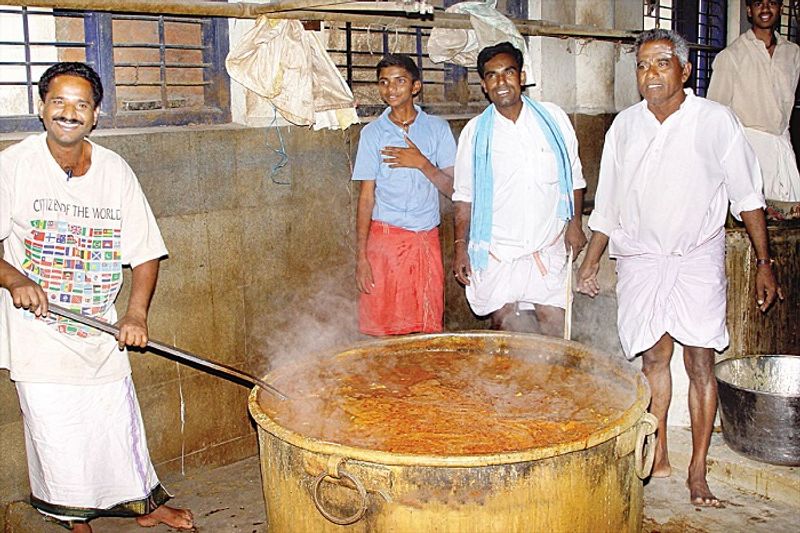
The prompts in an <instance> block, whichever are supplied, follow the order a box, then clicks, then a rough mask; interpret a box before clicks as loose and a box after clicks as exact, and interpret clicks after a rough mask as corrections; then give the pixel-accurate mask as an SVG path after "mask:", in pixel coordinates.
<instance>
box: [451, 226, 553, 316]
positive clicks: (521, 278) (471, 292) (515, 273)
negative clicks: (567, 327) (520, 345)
mask: <svg viewBox="0 0 800 533" xmlns="http://www.w3.org/2000/svg"><path fill="white" fill-rule="evenodd" d="M566 282H567V253H566V250H565V248H564V234H563V233H562V234H561V235H560V236H559V238H558V239H556V241H555V242H554V243H553V244H551V245H550V246H548V247H547V248H545V249H543V250H540V251H538V252H536V253H535V254H528V255H524V256H522V257H519V258H517V259H514V260H513V261H502V260H500V259H498V258H497V257H495V256H494V255H493V254H489V264H488V265H487V267H486V269H484V270H481V271H478V272H475V271H473V273H472V277H471V278H470V284H469V285H467V288H466V295H467V301H469V305H470V307H471V308H472V311H473V312H474V313H475V314H476V315H479V316H485V315H488V314H490V313H493V312H494V311H497V310H498V309H500V308H502V307H503V306H504V305H506V304H508V303H518V304H519V308H520V309H534V308H535V307H536V305H537V304H539V305H550V306H553V307H560V308H562V309H566V307H567V294H566Z"/></svg>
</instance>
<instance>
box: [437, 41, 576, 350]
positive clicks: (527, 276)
mask: <svg viewBox="0 0 800 533" xmlns="http://www.w3.org/2000/svg"><path fill="white" fill-rule="evenodd" d="M478 72H479V74H480V75H481V85H482V87H483V90H484V91H485V92H486V94H487V95H488V97H489V99H490V100H491V102H492V104H491V105H490V106H489V107H488V108H487V109H486V111H484V113H482V114H481V115H480V116H478V117H475V118H473V119H472V120H470V121H469V123H467V125H466V126H465V127H464V130H463V131H462V132H461V137H460V139H459V143H458V153H457V155H456V163H455V181H454V189H455V192H454V194H453V200H454V202H455V237H456V238H455V241H454V247H455V250H454V264H453V272H454V274H455V276H456V279H458V281H460V282H461V283H463V284H464V285H466V294H467V300H468V301H469V303H470V306H471V308H472V310H473V311H474V312H475V314H477V315H480V316H485V315H490V318H491V326H492V328H493V329H514V328H518V327H522V328H523V329H528V328H526V327H525V326H524V325H520V324H519V322H517V321H514V320H507V319H508V318H509V317H511V316H512V315H514V314H518V313H519V311H520V310H521V309H522V310H531V309H532V310H533V311H534V313H535V315H536V321H537V322H538V330H539V331H540V332H541V333H544V334H547V335H560V334H561V332H562V327H563V324H564V309H565V306H566V288H565V287H566V273H567V268H569V265H567V252H566V249H567V246H571V247H572V248H573V251H574V253H575V254H577V253H578V252H580V250H581V249H582V248H583V247H584V246H585V244H586V237H585V235H584V233H583V230H582V228H581V208H582V200H583V188H584V187H586V182H585V181H584V179H583V172H582V170H581V162H580V159H579V158H578V141H577V139H576V137H575V132H574V130H573V129H572V125H571V124H570V122H569V118H568V117H567V115H566V113H564V111H562V110H561V109H560V108H559V107H558V106H556V105H555V104H550V103H545V102H534V101H532V100H530V99H528V98H526V97H524V96H522V87H523V86H524V84H525V73H524V72H523V71H522V54H521V52H520V51H519V50H517V49H516V48H514V47H513V46H512V45H511V44H509V43H500V44H498V45H495V46H491V47H487V48H485V49H483V50H482V51H481V53H480V55H479V57H478Z"/></svg>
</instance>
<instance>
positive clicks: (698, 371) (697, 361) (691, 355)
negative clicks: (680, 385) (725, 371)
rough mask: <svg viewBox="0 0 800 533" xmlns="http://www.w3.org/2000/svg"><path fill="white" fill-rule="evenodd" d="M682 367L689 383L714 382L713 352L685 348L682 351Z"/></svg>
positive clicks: (709, 349) (705, 349) (710, 350)
mask: <svg viewBox="0 0 800 533" xmlns="http://www.w3.org/2000/svg"><path fill="white" fill-rule="evenodd" d="M683 366H684V368H686V374H687V375H688V376H689V380H690V381H694V382H697V383H708V382H714V380H715V378H714V350H712V349H711V348H696V347H691V346H686V347H684V349H683Z"/></svg>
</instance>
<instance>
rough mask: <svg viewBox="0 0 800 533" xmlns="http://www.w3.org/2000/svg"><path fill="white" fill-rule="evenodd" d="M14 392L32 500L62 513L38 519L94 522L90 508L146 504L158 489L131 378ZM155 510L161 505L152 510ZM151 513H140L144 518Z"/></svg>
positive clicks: (29, 386) (28, 386)
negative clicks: (22, 428)
mask: <svg viewBox="0 0 800 533" xmlns="http://www.w3.org/2000/svg"><path fill="white" fill-rule="evenodd" d="M16 387H17V394H18V395H19V401H20V407H21V409H22V413H23V421H24V427H25V447H26V451H27V454H28V473H29V476H30V483H31V494H32V495H33V497H34V498H36V499H38V500H42V501H43V502H46V503H47V504H49V505H50V506H57V507H63V508H65V509H64V511H65V512H64V514H61V513H55V512H46V511H43V510H42V509H39V511H40V512H42V513H44V514H48V515H51V516H54V517H55V518H58V519H60V520H65V521H72V520H82V519H84V518H83V517H85V516H87V512H88V513H89V517H90V518H91V517H94V516H97V515H98V514H97V513H91V512H90V511H91V510H93V509H98V510H108V509H111V508H113V507H115V506H118V505H120V504H131V503H133V502H137V501H142V500H145V499H147V498H148V497H149V496H150V495H151V493H152V492H153V490H154V489H156V488H157V487H159V481H158V477H157V476H156V473H155V470H154V469H153V465H152V463H151V461H150V453H149V451H148V449H147V442H146V440H145V432H144V425H143V423H142V416H141V413H140V411H139V402H138V400H137V398H136V391H135V390H134V388H133V380H132V379H131V377H130V376H126V377H125V378H123V379H121V380H118V381H113V382H111V383H104V384H100V385H63V384H51V383H26V382H17V383H16ZM159 489H160V487H159ZM167 497H168V495H167ZM154 503H155V504H157V505H160V504H161V503H163V502H150V506H151V507H152V505H153V504H154ZM129 508H131V509H134V511H135V506H133V507H129ZM152 510H153V509H149V508H147V505H145V506H144V507H141V509H140V511H143V512H142V513H141V514H146V512H150V511H152ZM71 511H74V512H75V514H72V513H71ZM100 514H102V513H100ZM135 514H139V513H137V512H134V513H130V512H128V513H121V514H120V515H121V516H126V515H127V516H131V515H135Z"/></svg>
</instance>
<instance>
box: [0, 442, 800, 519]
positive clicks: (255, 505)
mask: <svg viewBox="0 0 800 533" xmlns="http://www.w3.org/2000/svg"><path fill="white" fill-rule="evenodd" d="M669 442H670V450H671V451H670V454H671V459H672V463H673V466H674V467H675V473H674V475H673V476H672V477H671V478H668V479H658V480H652V481H651V482H649V483H647V484H646V486H645V519H644V524H643V531H644V532H645V533H656V532H659V533H684V532H688V533H715V532H725V533H734V532H740V531H742V532H747V533H761V532H763V533H783V532H786V533H796V532H797V531H800V469H799V468H788V467H775V466H771V465H766V464H763V463H758V462H755V461H750V460H748V459H746V458H744V457H742V456H739V455H737V454H735V453H733V452H732V451H731V450H730V449H728V447H727V446H726V445H725V444H724V442H723V440H722V436H721V435H720V434H715V435H714V437H713V440H712V445H711V451H710V453H709V459H710V461H709V478H710V484H711V487H712V490H713V491H714V492H715V493H716V495H717V496H718V497H719V498H720V500H721V501H722V502H723V504H724V508H722V509H701V508H696V507H694V506H693V505H690V504H689V501H688V491H687V490H686V488H685V486H684V480H685V472H686V464H687V463H688V457H689V456H688V452H689V450H690V445H691V444H690V443H691V441H690V433H689V431H688V430H684V429H671V430H670V434H669ZM165 484H166V485H167V486H168V487H169V489H170V490H171V491H172V492H173V493H174V494H176V497H175V499H174V500H172V503H173V504H174V505H176V506H181V507H189V508H191V509H192V510H193V512H194V514H195V522H196V525H197V531H200V532H205V533H224V532H231V533H233V532H236V533H263V532H266V531H267V526H266V523H265V516H264V514H265V511H264V503H263V500H262V494H261V481H260V477H259V461H258V458H257V457H252V458H249V459H245V460H244V461H240V462H238V463H235V464H232V465H228V466H225V467H221V468H216V469H213V470H209V471H206V472H202V473H199V474H197V475H193V476H191V477H187V478H183V479H180V480H166V482H165ZM9 515H10V516H8V517H7V528H6V533H34V532H35V533H61V532H63V531H64V529H61V528H59V527H57V526H54V525H50V524H46V523H45V522H43V521H42V519H41V518H40V517H39V516H38V514H37V513H36V512H35V511H34V510H33V509H32V508H31V507H30V506H28V505H27V504H19V505H16V506H14V507H13V508H12V509H11V510H10V511H9ZM92 525H93V528H94V531H95V533H106V532H115V533H134V532H138V533H142V531H143V530H142V529H141V528H140V527H138V526H137V525H136V524H135V522H134V521H133V520H132V519H108V518H106V519H99V520H95V521H93V522H92ZM147 531H151V532H152V533H165V532H168V531H174V530H173V529H171V528H168V527H166V526H157V527H154V528H152V529H150V530H147ZM593 533H594V532H593Z"/></svg>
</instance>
